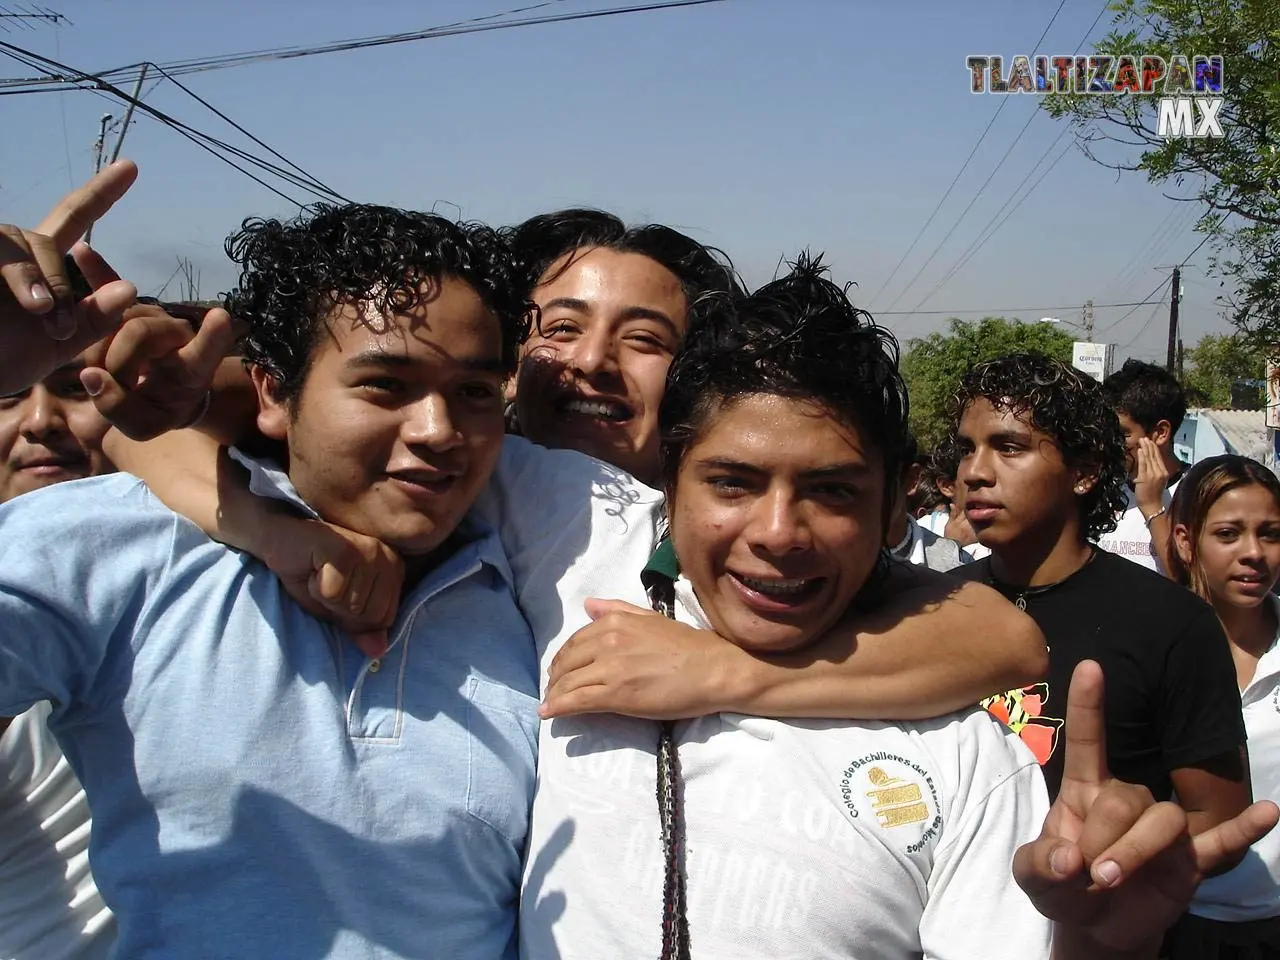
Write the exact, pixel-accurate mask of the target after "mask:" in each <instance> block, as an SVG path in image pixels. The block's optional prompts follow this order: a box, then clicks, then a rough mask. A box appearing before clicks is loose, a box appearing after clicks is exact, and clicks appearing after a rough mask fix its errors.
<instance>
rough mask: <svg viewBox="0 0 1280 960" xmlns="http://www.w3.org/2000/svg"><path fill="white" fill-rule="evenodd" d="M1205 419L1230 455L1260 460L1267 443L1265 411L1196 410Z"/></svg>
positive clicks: (1264, 452) (1266, 449)
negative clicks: (1215, 431) (1228, 449)
mask: <svg viewBox="0 0 1280 960" xmlns="http://www.w3.org/2000/svg"><path fill="white" fill-rule="evenodd" d="M1194 412H1195V413H1197V414H1198V415H1199V416H1201V417H1205V418H1207V419H1208V420H1209V421H1210V422H1211V423H1212V424H1213V425H1214V427H1215V428H1216V429H1217V431H1218V433H1219V434H1221V435H1222V439H1223V440H1225V441H1226V444H1227V446H1228V447H1229V448H1230V450H1231V452H1232V453H1238V454H1240V455H1241V456H1244V457H1252V458H1253V459H1255V460H1262V458H1263V457H1264V456H1265V455H1266V453H1267V451H1268V448H1269V445H1268V443H1267V412H1266V411H1265V410H1208V409H1206V410H1196V411H1194Z"/></svg>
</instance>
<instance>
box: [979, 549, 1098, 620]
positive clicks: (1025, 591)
mask: <svg viewBox="0 0 1280 960" xmlns="http://www.w3.org/2000/svg"><path fill="white" fill-rule="evenodd" d="M1097 555H1098V551H1097V550H1091V551H1090V552H1089V559H1088V560H1086V561H1085V562H1084V563H1082V564H1081V565H1080V569H1079V570H1076V571H1075V572H1073V573H1070V574H1068V575H1067V576H1065V577H1063V578H1062V579H1061V580H1059V581H1057V582H1056V583H1046V584H1043V585H1041V586H1039V587H1015V586H1011V585H1010V584H1007V583H1001V582H1000V581H999V580H998V579H996V575H995V573H994V572H993V573H992V574H991V585H992V586H993V587H995V588H996V589H997V590H999V591H1000V592H1001V593H1002V594H1004V595H1005V596H1006V597H1009V598H1010V599H1011V600H1013V605H1014V606H1015V607H1017V608H1018V609H1019V610H1022V611H1024V612H1025V611H1026V609H1027V598H1028V597H1039V596H1042V595H1043V594H1046V593H1048V592H1050V591H1051V590H1057V589H1058V587H1060V586H1062V585H1063V584H1064V583H1066V582H1067V581H1068V580H1070V579H1071V578H1072V577H1074V576H1075V575H1076V574H1078V573H1079V572H1080V570H1083V569H1084V568H1085V567H1087V566H1089V564H1091V563H1093V558H1094V557H1096V556H1097Z"/></svg>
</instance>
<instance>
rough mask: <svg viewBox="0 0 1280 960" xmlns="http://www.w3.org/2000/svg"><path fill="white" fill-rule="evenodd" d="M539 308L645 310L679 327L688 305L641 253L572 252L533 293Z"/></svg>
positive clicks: (666, 273)
mask: <svg viewBox="0 0 1280 960" xmlns="http://www.w3.org/2000/svg"><path fill="white" fill-rule="evenodd" d="M534 299H535V300H536V301H537V302H538V304H539V305H541V306H545V305H546V304H548V303H550V302H552V301H557V300H577V301H581V303H582V305H583V306H584V307H585V308H586V309H587V310H591V309H594V308H626V307H627V306H637V307H647V308H650V309H654V310H660V311H662V312H663V313H665V314H667V315H668V317H669V318H670V319H671V320H672V321H674V322H677V323H683V322H684V320H685V313H686V311H687V304H686V302H685V294H684V287H683V285H682V284H681V283H680V279H679V278H678V277H677V276H676V275H675V274H674V273H672V272H671V271H670V270H668V269H667V268H666V267H664V266H663V265H662V264H660V263H659V262H658V261H657V260H654V259H653V258H651V257H648V256H645V255H644V254H641V253H624V252H621V251H618V250H609V249H606V248H603V247H591V248H587V249H581V250H575V251H573V252H572V253H568V254H566V255H565V256H563V257H561V258H560V259H559V260H557V261H556V262H555V263H553V264H552V265H551V266H550V267H549V268H548V269H547V270H546V272H545V273H544V274H543V279H542V281H541V282H540V283H539V284H538V286H537V288H536V289H535V290H534Z"/></svg>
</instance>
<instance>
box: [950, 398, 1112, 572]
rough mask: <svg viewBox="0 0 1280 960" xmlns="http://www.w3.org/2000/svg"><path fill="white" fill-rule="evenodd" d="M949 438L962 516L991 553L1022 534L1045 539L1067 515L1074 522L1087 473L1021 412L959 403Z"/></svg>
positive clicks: (1086, 486) (1013, 543)
mask: <svg viewBox="0 0 1280 960" xmlns="http://www.w3.org/2000/svg"><path fill="white" fill-rule="evenodd" d="M957 437H958V440H959V452H960V469H959V475H958V479H959V487H960V488H962V489H963V491H964V492H963V497H964V515H965V517H966V518H967V519H968V521H969V524H970V525H971V526H972V527H973V530H974V532H975V533H976V534H977V536H978V540H979V541H980V542H981V543H982V544H983V545H984V546H987V547H990V548H991V549H992V550H995V551H997V552H999V551H1000V550H1001V548H1007V547H1010V546H1016V545H1018V544H1021V543H1025V542H1027V541H1028V540H1029V539H1034V540H1040V539H1044V540H1048V541H1053V540H1056V539H1057V538H1058V537H1059V536H1060V535H1061V533H1062V530H1063V528H1064V526H1066V525H1067V524H1069V523H1070V522H1071V520H1072V519H1075V520H1076V521H1077V523H1078V521H1079V516H1080V507H1079V501H1078V498H1079V497H1080V496H1081V495H1083V494H1084V493H1087V492H1088V490H1089V489H1090V488H1091V486H1092V485H1093V483H1094V479H1095V478H1093V477H1091V476H1085V475H1083V474H1082V472H1081V471H1079V470H1074V469H1072V468H1071V467H1069V466H1068V465H1067V464H1066V462H1065V461H1064V460H1063V458H1062V452H1061V451H1060V450H1059V449H1058V445H1057V444H1056V443H1055V442H1054V441H1053V438H1052V437H1050V436H1049V435H1048V434H1046V433H1044V432H1043V431H1041V430H1038V429H1036V428H1035V427H1033V426H1031V424H1030V423H1028V422H1027V418H1026V416H1025V415H1020V414H1018V413H1015V412H1013V411H1011V410H1004V409H1000V408H998V407H996V406H995V405H994V404H993V403H991V401H990V400H986V399H983V398H979V399H976V400H974V401H973V402H972V403H970V404H969V405H968V406H967V407H965V409H964V413H963V414H962V415H961V417H960V425H959V428H958V430H957Z"/></svg>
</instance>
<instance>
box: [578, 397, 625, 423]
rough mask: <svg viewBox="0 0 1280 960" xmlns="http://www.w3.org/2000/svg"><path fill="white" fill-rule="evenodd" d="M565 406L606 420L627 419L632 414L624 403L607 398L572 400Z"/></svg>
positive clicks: (585, 414)
mask: <svg viewBox="0 0 1280 960" xmlns="http://www.w3.org/2000/svg"><path fill="white" fill-rule="evenodd" d="M564 408H565V409H566V410H571V411H573V412H574V413H581V414H583V415H584V416H588V417H603V418H604V419H606V420H626V419H627V418H628V417H629V416H630V415H631V414H630V411H628V410H627V408H626V407H624V406H623V405H622V404H620V403H611V402H609V401H606V400H570V401H568V402H567V403H566V404H565V405H564Z"/></svg>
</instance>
